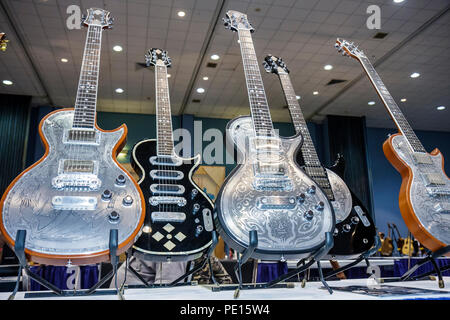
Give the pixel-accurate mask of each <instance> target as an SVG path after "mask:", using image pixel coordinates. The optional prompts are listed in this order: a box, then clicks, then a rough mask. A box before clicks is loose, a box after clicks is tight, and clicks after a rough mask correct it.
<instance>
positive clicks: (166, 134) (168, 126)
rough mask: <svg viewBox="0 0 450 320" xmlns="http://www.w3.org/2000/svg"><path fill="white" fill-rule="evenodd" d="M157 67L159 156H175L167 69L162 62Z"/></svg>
mask: <svg viewBox="0 0 450 320" xmlns="http://www.w3.org/2000/svg"><path fill="white" fill-rule="evenodd" d="M160 62H161V60H159V61H158V63H157V64H156V66H155V84H156V124H157V131H156V133H157V146H158V148H157V150H158V155H173V154H174V152H173V134H172V113H171V111H170V98H169V82H168V81H167V67H166V66H165V65H164V64H163V63H162V62H161V64H159V63H160Z"/></svg>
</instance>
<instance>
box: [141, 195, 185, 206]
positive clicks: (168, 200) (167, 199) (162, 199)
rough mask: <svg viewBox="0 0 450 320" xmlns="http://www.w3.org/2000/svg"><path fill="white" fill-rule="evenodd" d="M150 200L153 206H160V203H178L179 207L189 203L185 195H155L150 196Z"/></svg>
mask: <svg viewBox="0 0 450 320" xmlns="http://www.w3.org/2000/svg"><path fill="white" fill-rule="evenodd" d="M148 202H149V203H150V205H152V206H158V205H160V204H176V205H178V206H179V207H184V206H185V205H186V203H187V201H186V199H185V198H183V197H164V196H155V197H150V198H149V199H148Z"/></svg>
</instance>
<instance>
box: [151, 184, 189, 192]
mask: <svg viewBox="0 0 450 320" xmlns="http://www.w3.org/2000/svg"><path fill="white" fill-rule="evenodd" d="M184 191H185V188H184V186H182V185H179V184H152V185H150V192H151V193H152V194H176V195H180V194H183V193H184Z"/></svg>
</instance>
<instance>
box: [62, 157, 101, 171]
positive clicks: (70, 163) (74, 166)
mask: <svg viewBox="0 0 450 320" xmlns="http://www.w3.org/2000/svg"><path fill="white" fill-rule="evenodd" d="M63 172H64V173H94V161H92V160H73V159H68V160H63Z"/></svg>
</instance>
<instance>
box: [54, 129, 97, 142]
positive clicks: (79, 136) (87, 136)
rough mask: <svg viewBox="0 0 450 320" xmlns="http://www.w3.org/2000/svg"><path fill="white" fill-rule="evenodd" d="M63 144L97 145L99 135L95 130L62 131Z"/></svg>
mask: <svg viewBox="0 0 450 320" xmlns="http://www.w3.org/2000/svg"><path fill="white" fill-rule="evenodd" d="M63 142H64V143H69V144H86V145H99V144H100V135H99V134H97V132H96V131H95V130H88V129H85V130H83V129H70V130H66V131H64V135H63Z"/></svg>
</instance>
